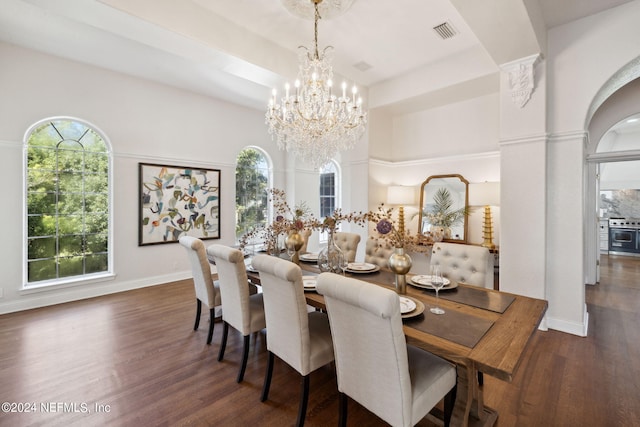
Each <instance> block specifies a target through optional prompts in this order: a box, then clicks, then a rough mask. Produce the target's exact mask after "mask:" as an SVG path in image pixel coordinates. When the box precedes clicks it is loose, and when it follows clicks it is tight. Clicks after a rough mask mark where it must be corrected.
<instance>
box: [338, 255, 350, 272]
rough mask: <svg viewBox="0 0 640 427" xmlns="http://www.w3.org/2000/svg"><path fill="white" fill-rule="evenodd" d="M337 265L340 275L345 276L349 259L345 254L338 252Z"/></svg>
mask: <svg viewBox="0 0 640 427" xmlns="http://www.w3.org/2000/svg"><path fill="white" fill-rule="evenodd" d="M338 265H339V266H340V270H342V275H343V276H346V271H347V267H349V260H348V259H347V256H346V255H345V254H340V257H339V258H338Z"/></svg>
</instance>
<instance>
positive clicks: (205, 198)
mask: <svg viewBox="0 0 640 427" xmlns="http://www.w3.org/2000/svg"><path fill="white" fill-rule="evenodd" d="M138 189H139V198H140V205H139V225H138V227H139V228H138V229H139V232H138V246H144V245H155V244H158V243H175V242H177V241H178V239H180V236H182V235H189V236H193V237H197V238H199V239H203V240H204V239H219V238H220V170H219V169H204V168H190V167H184V166H170V165H156V164H150V163H139V187H138Z"/></svg>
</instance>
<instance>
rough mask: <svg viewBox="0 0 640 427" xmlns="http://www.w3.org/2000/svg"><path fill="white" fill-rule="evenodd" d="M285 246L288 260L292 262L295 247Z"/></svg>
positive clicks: (292, 245)
mask: <svg viewBox="0 0 640 427" xmlns="http://www.w3.org/2000/svg"><path fill="white" fill-rule="evenodd" d="M286 246H287V255H289V259H290V260H291V262H293V256H294V255H295V254H296V246H295V245H294V244H293V243H292V244H290V245H286Z"/></svg>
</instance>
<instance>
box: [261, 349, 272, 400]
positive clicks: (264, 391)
mask: <svg viewBox="0 0 640 427" xmlns="http://www.w3.org/2000/svg"><path fill="white" fill-rule="evenodd" d="M268 353H269V355H268V357H267V371H266V372H265V374H264V384H263V385H262V395H261V396H260V402H264V401H265V400H267V398H268V397H269V387H271V374H273V353H271V352H270V351H269V352H268Z"/></svg>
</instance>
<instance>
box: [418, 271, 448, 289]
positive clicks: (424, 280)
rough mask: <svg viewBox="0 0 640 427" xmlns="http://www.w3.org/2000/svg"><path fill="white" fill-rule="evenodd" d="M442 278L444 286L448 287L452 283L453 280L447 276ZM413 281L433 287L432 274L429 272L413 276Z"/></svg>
mask: <svg viewBox="0 0 640 427" xmlns="http://www.w3.org/2000/svg"><path fill="white" fill-rule="evenodd" d="M442 280H443V282H444V286H443V287H444V288H446V287H447V286H449V285H450V284H451V280H449V279H447V278H446V277H443V278H442ZM411 281H412V282H413V283H415V284H416V285H425V286H429V287H431V276H430V275H428V274H427V275H422V274H418V275H416V276H413V277H412V278H411Z"/></svg>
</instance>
